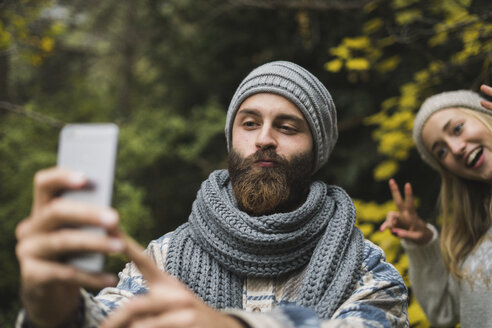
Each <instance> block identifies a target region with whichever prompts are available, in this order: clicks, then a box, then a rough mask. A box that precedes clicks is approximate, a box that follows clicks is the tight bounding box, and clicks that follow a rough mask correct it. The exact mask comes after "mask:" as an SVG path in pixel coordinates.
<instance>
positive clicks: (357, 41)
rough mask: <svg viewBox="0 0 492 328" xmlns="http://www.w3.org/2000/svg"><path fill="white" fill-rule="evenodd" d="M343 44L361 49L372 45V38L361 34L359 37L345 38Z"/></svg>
mask: <svg viewBox="0 0 492 328" xmlns="http://www.w3.org/2000/svg"><path fill="white" fill-rule="evenodd" d="M343 44H344V45H345V46H346V47H348V48H351V49H355V50H361V49H365V48H369V47H370V46H371V40H369V38H368V37H367V36H360V37H357V38H344V39H343Z"/></svg>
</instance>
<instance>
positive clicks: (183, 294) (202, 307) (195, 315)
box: [101, 238, 243, 328]
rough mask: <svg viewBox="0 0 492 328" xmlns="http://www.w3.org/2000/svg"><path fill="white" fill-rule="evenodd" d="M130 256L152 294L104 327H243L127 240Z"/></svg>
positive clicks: (119, 312)
mask: <svg viewBox="0 0 492 328" xmlns="http://www.w3.org/2000/svg"><path fill="white" fill-rule="evenodd" d="M127 256H128V257H129V258H130V259H131V260H133V262H134V263H135V264H136V265H137V267H138V269H139V270H140V272H141V273H142V276H143V277H144V278H145V280H146V281H147V284H148V287H149V292H148V293H147V294H145V295H140V296H135V297H134V298H133V299H131V300H130V301H129V302H128V303H126V304H125V305H123V306H122V307H121V308H120V309H118V310H116V311H115V312H114V313H113V314H111V315H110V316H109V317H108V318H107V319H106V320H105V321H104V322H103V324H102V326H101V327H103V328H116V327H174V328H176V327H183V328H184V327H203V328H205V327H208V328H222V327H223V328H226V327H227V328H241V327H243V326H242V325H241V324H240V323H239V321H237V320H236V319H234V318H233V317H231V316H228V315H226V314H223V313H220V312H219V311H216V310H214V309H213V308H211V307H210V306H208V305H207V304H205V303H204V302H203V301H202V300H200V299H199V298H198V297H197V296H196V295H195V294H193V292H192V291H190V290H189V289H188V288H187V287H186V286H185V285H184V284H183V283H181V282H180V281H178V280H177V279H176V278H174V277H172V276H171V275H169V274H168V273H166V272H162V271H160V270H159V269H158V268H157V266H156V265H155V263H154V262H153V261H152V260H151V259H150V258H149V257H148V256H147V255H146V254H145V253H144V251H143V248H142V247H140V245H138V244H137V243H136V242H135V241H133V240H132V239H130V238H127Z"/></svg>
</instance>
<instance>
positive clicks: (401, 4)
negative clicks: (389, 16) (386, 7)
mask: <svg viewBox="0 0 492 328" xmlns="http://www.w3.org/2000/svg"><path fill="white" fill-rule="evenodd" d="M418 1H419V0H393V2H392V3H391V7H393V8H395V9H401V8H405V7H408V6H410V5H412V4H414V3H415V2H418Z"/></svg>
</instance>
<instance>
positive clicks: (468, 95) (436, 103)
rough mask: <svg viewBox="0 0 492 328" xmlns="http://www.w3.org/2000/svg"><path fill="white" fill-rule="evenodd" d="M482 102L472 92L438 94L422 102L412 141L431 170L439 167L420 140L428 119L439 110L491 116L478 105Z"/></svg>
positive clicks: (459, 91)
mask: <svg viewBox="0 0 492 328" xmlns="http://www.w3.org/2000/svg"><path fill="white" fill-rule="evenodd" d="M482 100H485V99H483V98H482V97H480V95H478V94H477V93H475V92H473V91H469V90H456V91H447V92H442V93H439V94H437V95H434V96H431V97H429V98H427V99H426V100H425V101H424V102H423V104H422V106H421V107H420V109H419V111H418V113H417V115H416V116H415V120H414V122H413V140H414V142H415V144H416V146H417V150H418V151H419V153H420V157H422V159H423V160H424V161H425V162H426V163H427V164H429V165H430V166H431V167H432V168H434V169H436V170H438V169H439V167H440V165H439V163H438V162H437V160H436V159H435V157H434V156H432V154H431V153H430V152H429V151H428V150H427V149H426V148H425V146H424V142H423V140H422V129H423V128H424V125H425V123H426V122H427V120H428V119H429V117H430V116H431V115H432V114H434V113H436V112H438V111H440V110H443V109H448V108H467V109H471V110H476V111H479V112H482V113H485V114H488V115H491V116H492V111H490V110H487V109H485V108H483V107H482V105H480V101H482Z"/></svg>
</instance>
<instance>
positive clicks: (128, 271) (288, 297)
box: [18, 233, 409, 328]
mask: <svg viewBox="0 0 492 328" xmlns="http://www.w3.org/2000/svg"><path fill="white" fill-rule="evenodd" d="M171 234H172V233H169V234H166V235H165V236H163V237H161V238H159V239H157V240H154V241H152V242H151V243H150V244H149V246H148V248H147V252H148V254H149V255H150V256H151V257H152V258H153V259H154V261H155V262H156V264H157V266H158V267H159V268H160V269H162V270H163V268H164V267H165V260H166V253H167V248H168V242H169V239H170V237H171ZM361 269H362V275H361V278H360V280H359V282H358V283H357V285H356V288H355V290H354V291H353V293H352V295H351V296H350V297H349V298H348V299H347V300H346V301H345V302H344V303H343V304H342V305H341V306H340V307H339V308H338V309H337V311H336V312H335V314H334V315H333V317H332V318H331V319H330V320H320V319H319V318H318V316H317V315H316V313H315V312H314V310H312V309H310V308H305V307H300V306H297V305H296V303H295V299H296V296H297V295H298V293H299V290H300V287H301V282H302V278H303V274H304V272H302V271H301V272H297V273H295V274H292V275H290V276H288V277H283V278H282V279H260V278H247V279H245V280H244V285H243V306H242V309H225V310H222V311H224V312H225V313H228V314H231V315H234V316H237V317H240V318H241V319H243V320H244V321H245V322H247V323H248V324H249V325H250V326H251V327H252V328H301V327H303V328H310V327H322V328H331V327H408V326H409V324H408V314H407V305H408V304H407V302H408V293H407V288H406V286H405V284H404V283H403V280H402V278H401V276H400V274H399V273H398V271H397V270H396V269H395V268H394V267H393V266H392V265H391V264H389V263H387V262H386V260H385V255H384V253H383V251H382V250H381V249H380V248H379V247H378V246H376V245H374V244H373V243H371V242H370V241H367V240H366V241H365V245H364V261H363V264H362V268H361ZM119 278H120V280H119V283H118V285H117V286H116V287H114V288H105V289H103V290H102V291H101V292H100V293H99V294H98V295H97V296H96V297H94V296H92V295H90V294H89V293H87V292H85V291H84V290H82V291H81V295H82V298H83V300H84V302H83V303H84V320H83V321H84V325H83V327H85V328H92V327H97V326H98V323H99V322H100V321H101V320H102V319H103V318H104V317H105V316H107V314H108V313H110V312H111V311H112V310H113V309H115V308H117V307H119V306H120V305H121V304H123V303H124V302H126V301H128V300H129V299H130V298H131V297H132V296H133V295H137V294H142V293H146V291H147V287H146V284H145V281H144V280H143V278H142V276H141V274H140V272H139V271H138V269H137V268H136V266H135V265H134V264H133V263H128V264H127V265H126V267H125V269H124V270H123V271H122V272H121V273H120V274H119ZM18 319H19V320H18V327H21V326H26V325H23V324H22V323H23V321H24V319H25V318H24V317H23V313H21V315H20V316H19V318H18ZM24 323H25V322H24Z"/></svg>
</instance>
